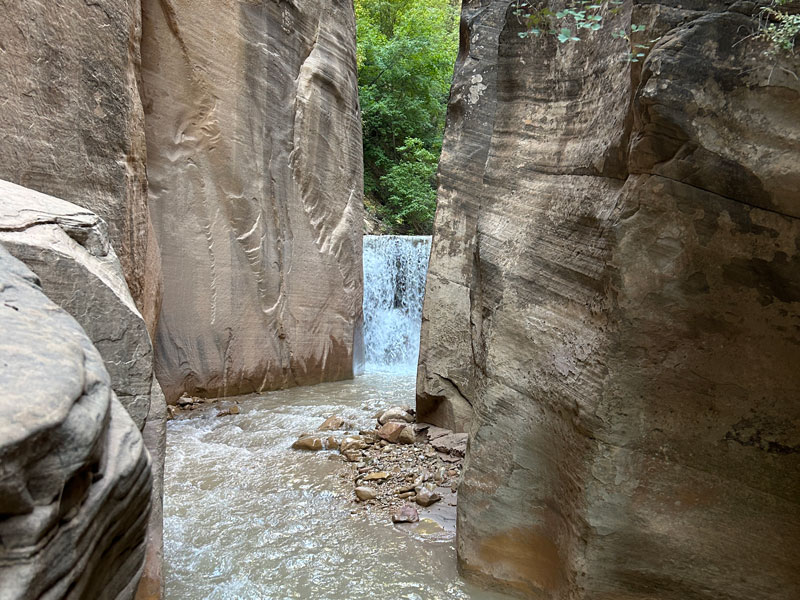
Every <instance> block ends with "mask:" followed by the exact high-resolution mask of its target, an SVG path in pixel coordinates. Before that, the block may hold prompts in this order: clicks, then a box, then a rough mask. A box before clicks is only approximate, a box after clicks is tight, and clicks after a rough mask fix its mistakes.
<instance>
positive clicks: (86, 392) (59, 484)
mask: <svg viewBox="0 0 800 600" xmlns="http://www.w3.org/2000/svg"><path fill="white" fill-rule="evenodd" d="M0 328H1V329H2V332H3V335H2V336H0V365H3V368H2V369H0V390H2V394H0V464H2V476H1V477H0V539H2V545H0V582H2V585H0V598H2V599H3V600H18V599H19V600H23V599H28V598H48V599H54V600H55V599H61V598H69V599H74V600H79V599H82V598H119V599H126V598H131V597H132V596H133V593H134V591H135V586H136V585H137V583H138V579H139V574H140V572H141V568H142V562H143V558H144V539H145V528H146V526H147V519H148V514H149V509H150V488H151V476H150V465H149V461H148V457H147V453H146V452H145V449H144V445H143V443H142V436H141V434H140V433H139V430H138V428H137V427H136V425H135V424H134V422H133V420H132V419H131V418H130V416H129V415H128V413H127V412H126V411H125V409H124V408H123V407H122V405H121V404H120V403H119V401H118V400H117V399H116V396H115V395H114V392H113V390H112V389H111V384H110V379H109V376H108V373H107V371H106V370H105V367H104V366H103V361H102V359H101V357H100V355H99V353H98V352H97V350H96V349H95V348H94V347H93V346H92V343H91V341H90V340H89V338H88V337H87V336H86V334H85V333H84V332H83V330H82V329H81V327H80V325H78V323H77V322H76V321H75V320H74V319H73V318H72V317H71V316H69V315H68V314H67V313H66V312H65V311H63V310H62V309H60V308H59V307H58V306H56V305H55V304H54V303H53V302H51V301H50V300H48V299H47V297H46V296H45V295H44V294H43V293H42V291H41V289H40V288H39V286H38V281H37V278H36V276H35V275H34V274H33V273H31V271H29V270H28V269H27V268H26V267H25V266H24V265H23V264H22V263H20V262H19V261H17V260H16V259H14V258H13V257H11V256H10V255H9V254H8V253H7V252H6V251H5V250H4V249H3V248H2V247H1V246H0Z"/></svg>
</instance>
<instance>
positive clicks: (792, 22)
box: [758, 0, 800, 53]
mask: <svg viewBox="0 0 800 600" xmlns="http://www.w3.org/2000/svg"><path fill="white" fill-rule="evenodd" d="M788 3H789V0H771V2H770V3H769V5H767V6H764V7H763V8H762V9H761V11H760V13H759V15H758V31H759V35H760V36H761V37H762V38H764V39H765V40H767V41H768V42H770V44H771V45H772V47H773V52H775V51H780V50H783V51H786V52H792V53H793V52H794V48H795V44H796V42H797V38H798V37H800V14H790V13H788V12H786V11H784V10H781V8H780V7H781V6H783V5H785V4H788Z"/></svg>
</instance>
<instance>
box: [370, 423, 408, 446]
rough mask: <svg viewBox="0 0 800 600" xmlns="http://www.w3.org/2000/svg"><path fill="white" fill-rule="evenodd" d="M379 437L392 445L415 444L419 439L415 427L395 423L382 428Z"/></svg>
mask: <svg viewBox="0 0 800 600" xmlns="http://www.w3.org/2000/svg"><path fill="white" fill-rule="evenodd" d="M378 435H379V436H380V437H381V439H383V440H386V441H387V442H390V443H392V444H413V443H414V442H415V441H416V439H417V436H416V434H415V433H414V428H413V427H411V426H409V425H406V424H405V423H397V422H393V421H392V422H389V423H386V425H383V426H381V428H380V429H379V430H378Z"/></svg>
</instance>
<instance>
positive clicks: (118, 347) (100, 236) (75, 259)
mask: <svg viewBox="0 0 800 600" xmlns="http://www.w3.org/2000/svg"><path fill="white" fill-rule="evenodd" d="M0 243H2V244H3V245H4V246H5V247H6V249H7V250H8V251H9V252H11V254H13V255H14V256H15V257H16V258H18V259H20V260H21V261H23V262H24V263H25V264H26V265H27V266H28V267H29V268H30V269H31V270H33V271H34V272H35V273H36V275H37V276H38V277H39V279H40V281H41V283H42V288H43V290H44V292H45V294H47V296H48V297H49V298H50V299H51V300H53V301H54V302H55V303H56V304H58V305H59V306H61V308H63V309H64V310H66V311H67V312H69V313H70V314H71V315H73V316H74V317H75V318H76V319H77V320H78V322H79V323H80V324H81V326H82V327H83V329H84V330H85V331H86V333H87V334H88V336H89V338H90V339H91V340H92V342H93V343H94V345H95V347H96V348H97V350H98V351H99V352H100V355H101V356H102V357H103V360H104V362H105V366H106V369H108V372H109V375H110V376H111V381H112V385H113V387H114V392H115V393H116V394H117V397H118V398H119V401H120V402H121V403H122V405H123V406H124V407H125V409H126V410H127V411H128V413H130V415H131V417H133V420H134V422H135V423H136V425H137V427H139V429H141V428H143V427H144V424H145V421H146V420H147V414H148V412H149V410H150V388H151V385H152V381H153V348H152V345H151V343H150V338H149V337H148V335H147V328H146V326H145V323H144V321H143V320H142V317H141V316H140V314H139V311H137V310H136V306H134V304H133V299H132V298H131V295H130V293H129V291H128V287H127V286H126V285H125V279H124V278H123V276H122V272H121V270H120V264H119V262H118V261H117V256H116V254H115V253H114V250H113V249H112V248H111V246H110V244H109V240H108V236H107V234H106V229H105V223H104V222H103V221H102V220H101V219H100V218H99V217H98V216H97V215H95V214H94V213H92V212H90V211H88V210H86V209H83V208H80V207H79V206H76V205H74V204H70V203H69V202H64V201H63V200H59V199H58V198H53V197H52V196H47V195H45V194H41V193H39V192H36V191H33V190H29V189H27V188H24V187H21V186H18V185H15V184H13V183H9V182H7V181H2V180H0Z"/></svg>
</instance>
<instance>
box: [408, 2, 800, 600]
mask: <svg viewBox="0 0 800 600" xmlns="http://www.w3.org/2000/svg"><path fill="white" fill-rule="evenodd" d="M549 5H550V6H552V7H553V8H558V5H557V3H549ZM752 7H753V3H750V2H736V3H734V2H725V1H713V0H712V1H703V2H699V1H696V2H695V1H690V0H684V1H682V2H680V3H679V2H677V1H672V0H661V1H660V2H654V1H645V0H642V1H637V2H632V1H631V0H626V1H625V2H624V4H623V5H622V10H621V11H620V12H619V14H617V15H611V14H609V13H606V14H605V28H604V29H602V30H601V31H598V32H596V33H592V34H588V35H584V36H583V37H584V39H583V40H582V41H581V42H579V43H568V44H559V43H558V42H557V41H556V40H555V39H554V38H553V37H552V36H547V35H545V36H542V37H535V36H529V37H522V36H520V35H519V34H520V33H523V32H524V31H525V29H524V26H523V24H522V22H521V20H520V19H519V18H518V17H517V16H516V15H515V14H514V11H515V9H516V8H517V4H516V3H515V2H512V1H510V0H494V1H489V0H468V1H466V2H465V3H464V6H463V20H462V41H461V52H460V55H459V58H458V62H457V65H456V75H455V81H454V85H453V89H452V94H451V99H450V107H449V114H448V124H447V130H446V134H445V142H444V151H443V156H442V163H441V166H440V193H439V208H438V211H437V215H436V223H435V231H434V243H433V250H432V256H431V266H430V273H429V276H428V286H427V292H426V298H425V307H424V315H423V319H424V321H423V331H422V344H421V353H420V368H419V374H418V396H419V397H418V410H419V412H420V418H421V419H425V418H428V419H430V420H433V421H434V422H436V423H438V424H442V425H445V426H448V427H452V426H460V427H462V428H468V429H469V431H470V441H469V449H468V455H467V459H466V464H465V476H464V480H463V483H462V485H461V487H460V491H459V505H458V538H457V548H458V556H459V564H460V568H461V570H462V571H463V572H464V573H465V575H467V576H468V577H470V578H473V579H476V580H480V581H482V582H484V583H489V584H493V585H497V586H500V587H503V588H505V589H507V590H510V591H513V592H516V593H519V594H520V595H522V596H525V597H531V598H546V599H567V598H596V599H602V598H607V599H612V598H613V599H623V598H624V599H645V598H648V599H650V598H659V599H670V600H673V599H674V600H694V599H698V600H699V599H704V600H712V599H713V600H720V599H723V598H724V599H736V600H750V599H752V598H770V599H781V600H789V599H791V598H797V597H800V498H799V497H798V490H800V404H798V402H797V399H798V398H799V397H800V371H798V368H797V367H798V365H800V285H799V284H798V282H799V281H800V191H799V190H800V171H798V169H797V165H798V164H800V80H799V79H798V78H797V77H796V74H798V73H800V58H797V57H795V58H792V57H788V56H785V55H779V56H770V55H769V54H765V51H767V50H768V47H767V45H766V43H765V42H763V41H762V40H759V39H756V38H754V37H748V34H749V33H750V32H752V31H753V17H752V15H751V9H752ZM631 24H643V25H645V26H646V30H645V31H644V32H643V33H641V34H637V35H635V36H634V37H633V39H632V43H634V44H643V45H652V48H648V49H646V50H645V51H644V52H643V53H645V54H647V56H646V58H645V59H644V60H643V61H642V62H630V61H629V60H628V53H629V52H630V45H629V43H628V42H627V41H626V40H625V39H623V38H615V37H612V35H611V32H612V31H613V30H619V29H621V28H624V29H626V30H628V31H630V26H631ZM657 37H660V39H659V40H658V41H657V42H656V43H655V44H654V45H653V44H650V43H649V40H650V39H655V38H657Z"/></svg>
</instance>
